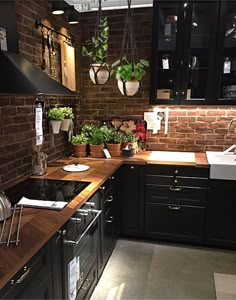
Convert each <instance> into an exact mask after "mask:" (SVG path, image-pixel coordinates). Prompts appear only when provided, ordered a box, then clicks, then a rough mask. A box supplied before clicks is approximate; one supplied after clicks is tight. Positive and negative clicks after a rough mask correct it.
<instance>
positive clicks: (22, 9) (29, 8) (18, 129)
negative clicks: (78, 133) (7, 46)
mask: <svg viewBox="0 0 236 300" xmlns="http://www.w3.org/2000/svg"><path fill="white" fill-rule="evenodd" d="M16 14H17V29H18V35H19V51H20V54H21V55H23V56H24V57H25V58H26V59H28V60H29V61H31V62H32V63H34V64H36V65H37V66H40V65H41V60H42V58H41V57H42V53H41V31H40V29H36V28H35V26H34V22H35V19H37V20H39V21H42V22H43V23H45V24H47V25H48V26H50V27H53V28H54V29H56V30H58V31H61V32H63V33H65V34H69V35H70V36H71V37H72V38H73V39H74V41H75V42H74V46H75V47H76V62H77V64H78V63H79V58H78V51H77V49H78V44H79V42H80V32H79V28H78V27H77V26H74V27H73V26H72V25H69V24H67V23H66V20H65V17H64V16H57V17H56V16H53V15H52V14H51V4H50V2H49V1H46V0H41V1H39V2H38V1H32V0H25V1H24V0H23V1H22V0H17V2H16ZM45 35H46V31H45ZM62 40H63V39H61V38H60V37H58V38H56V39H55V46H56V56H55V57H53V67H55V76H54V79H56V80H58V81H61V67H60V44H59V43H60V42H61V41H62ZM76 68H78V65H76ZM77 75H78V76H79V74H78V73H77ZM78 82H79V80H78V78H77V83H78ZM78 90H79V89H78ZM34 101H35V96H33V95H32V96H26V95H25V96H24V95H22V96H19V95H9V96H7V95H5V96H2V95H1V96H0V141H1V142H0V187H1V185H2V184H5V183H8V182H11V181H14V180H15V179H16V178H18V177H22V176H24V175H27V174H31V161H32V149H33V147H34V145H35V127H34V113H33V104H34ZM55 104H60V105H70V104H72V105H76V108H75V110H76V119H75V125H76V126H78V125H79V122H80V121H79V119H80V116H81V113H80V104H79V95H78V96H75V97H46V98H45V105H46V106H48V105H55ZM43 128H44V138H45V142H44V145H43V150H44V151H45V152H46V153H47V154H48V156H49V157H48V160H49V161H54V160H56V159H59V158H61V157H63V156H66V155H69V154H71V152H72V149H71V146H70V144H69V143H68V141H67V140H68V139H67V135H66V133H64V132H61V133H60V134H58V135H54V136H53V135H52V134H51V133H49V126H48V121H47V120H46V119H45V118H44V122H43Z"/></svg>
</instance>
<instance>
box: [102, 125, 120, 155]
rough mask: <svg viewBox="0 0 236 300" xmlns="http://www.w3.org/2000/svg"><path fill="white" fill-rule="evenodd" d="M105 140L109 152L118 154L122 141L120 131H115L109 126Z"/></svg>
mask: <svg viewBox="0 0 236 300" xmlns="http://www.w3.org/2000/svg"><path fill="white" fill-rule="evenodd" d="M105 142H106V147H107V150H108V151H109V152H110V154H111V156H118V155H120V150H121V142H122V133H121V132H120V131H117V130H115V129H114V128H109V129H108V132H107V135H106V139H105Z"/></svg>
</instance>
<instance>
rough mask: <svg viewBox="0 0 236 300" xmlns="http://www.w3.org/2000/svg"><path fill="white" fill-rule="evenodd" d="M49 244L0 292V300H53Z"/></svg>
mask: <svg viewBox="0 0 236 300" xmlns="http://www.w3.org/2000/svg"><path fill="white" fill-rule="evenodd" d="M50 247H51V245H50V242H49V243H47V244H46V245H45V246H44V247H43V248H42V249H41V250H40V251H39V252H38V253H37V254H36V255H34V256H33V257H32V258H31V259H30V260H29V261H28V263H27V264H26V265H25V266H24V267H23V268H22V269H21V270H20V271H19V272H18V273H17V274H16V275H15V276H14V277H13V278H12V279H11V280H10V281H9V282H8V283H7V284H6V285H5V286H4V288H3V289H1V291H0V299H53V298H54V294H53V282H52V272H51V270H52V269H51V258H50V253H51V252H50V250H51V248H50Z"/></svg>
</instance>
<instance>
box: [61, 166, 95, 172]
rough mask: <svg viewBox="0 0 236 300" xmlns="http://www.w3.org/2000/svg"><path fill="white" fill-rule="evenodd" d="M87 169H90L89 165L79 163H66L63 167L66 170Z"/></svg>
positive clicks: (80, 170) (79, 170)
mask: <svg viewBox="0 0 236 300" xmlns="http://www.w3.org/2000/svg"><path fill="white" fill-rule="evenodd" d="M88 169H90V167H89V166H87V165H81V164H73V165H67V166H64V167H63V170H64V171H67V172H83V171H87V170H88Z"/></svg>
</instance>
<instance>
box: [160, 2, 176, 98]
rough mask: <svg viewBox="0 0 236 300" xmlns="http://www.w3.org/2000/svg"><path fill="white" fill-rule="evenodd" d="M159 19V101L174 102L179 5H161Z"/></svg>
mask: <svg viewBox="0 0 236 300" xmlns="http://www.w3.org/2000/svg"><path fill="white" fill-rule="evenodd" d="M157 18H158V31H157V35H158V47H157V53H156V55H157V57H158V68H157V85H156V87H157V91H156V92H157V99H167V100H173V97H174V91H175V84H176V82H175V78H176V64H177V62H176V37H177V27H178V26H177V24H178V4H177V3H160V5H159V9H158V16H157Z"/></svg>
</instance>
